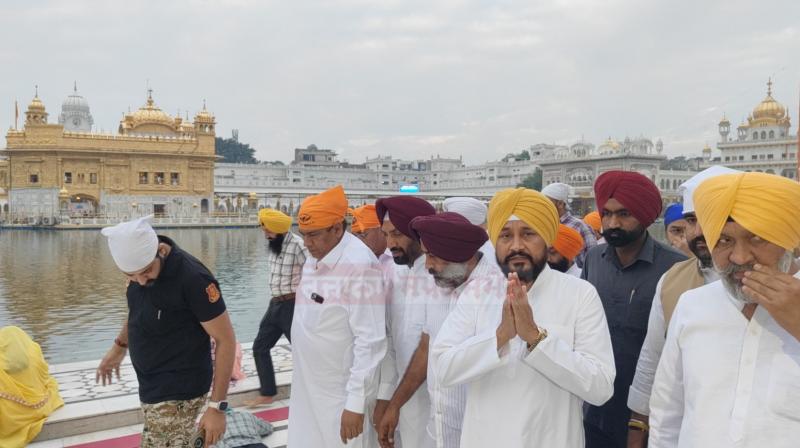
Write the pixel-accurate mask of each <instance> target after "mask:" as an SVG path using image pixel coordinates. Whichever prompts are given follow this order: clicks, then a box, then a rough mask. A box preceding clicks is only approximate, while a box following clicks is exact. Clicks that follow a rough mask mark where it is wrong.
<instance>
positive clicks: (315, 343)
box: [288, 232, 386, 447]
mask: <svg viewBox="0 0 800 448" xmlns="http://www.w3.org/2000/svg"><path fill="white" fill-rule="evenodd" d="M313 294H316V296H314V297H317V299H318V300H322V303H318V301H314V300H313V299H312V295H313ZM320 297H321V299H320ZM376 298H377V299H376ZM383 298H384V296H383V279H382V276H381V272H380V268H379V266H378V262H377V259H376V258H375V255H374V254H373V253H372V251H370V250H369V248H367V246H366V245H364V243H362V242H361V241H360V240H359V239H358V238H356V237H354V236H353V235H351V234H349V233H347V232H345V234H344V236H343V237H342V240H341V241H340V242H339V244H337V245H336V247H334V248H333V250H331V251H330V252H329V253H328V254H327V255H326V256H325V257H323V258H322V259H321V260H317V259H315V258H313V257H309V258H307V259H306V262H305V264H304V265H303V274H302V279H301V280H300V284H299V286H298V289H297V298H296V303H295V310H294V320H293V323H292V360H293V363H294V370H293V372H292V395H291V398H290V405H289V409H290V411H289V425H290V427H291V428H292V429H290V430H289V442H288V445H289V446H292V447H312V446H313V447H340V446H342V442H341V438H340V437H339V428H340V423H341V414H342V411H343V410H344V409H347V410H349V411H352V412H356V413H365V412H366V409H367V401H368V397H370V396H374V394H375V392H376V391H375V389H376V388H377V369H378V365H379V364H380V362H381V360H382V359H383V357H384V355H385V354H386V327H385V325H386V324H385V321H384V319H385V305H384V300H383ZM364 421H365V423H366V422H368V421H369V419H364ZM365 439H366V438H365V437H358V438H357V439H355V440H351V442H350V443H349V444H348V445H347V446H358V447H361V446H367V441H366V440H365Z"/></svg>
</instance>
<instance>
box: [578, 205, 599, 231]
mask: <svg viewBox="0 0 800 448" xmlns="http://www.w3.org/2000/svg"><path fill="white" fill-rule="evenodd" d="M583 222H585V223H586V224H588V225H589V227H591V228H592V229H593V230H594V231H595V232H598V233H599V232H600V229H602V228H603V220H602V219H601V218H600V213H598V212H597V210H595V211H593V212H590V213H587V214H586V216H584V217H583Z"/></svg>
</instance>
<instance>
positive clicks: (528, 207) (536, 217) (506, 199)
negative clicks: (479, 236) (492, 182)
mask: <svg viewBox="0 0 800 448" xmlns="http://www.w3.org/2000/svg"><path fill="white" fill-rule="evenodd" d="M512 215H513V216H516V217H517V218H519V219H521V220H522V221H524V222H525V223H526V224H528V225H529V226H531V227H532V228H533V229H534V230H535V231H536V233H538V234H539V236H541V237H542V238H543V239H544V241H545V242H546V243H547V244H548V245H550V244H552V243H553V241H554V240H555V239H556V234H557V233H558V211H556V207H555V206H554V205H553V202H552V201H551V200H550V199H547V197H545V196H544V195H543V194H541V193H539V192H538V191H534V190H529V189H527V188H509V189H507V190H503V191H500V192H498V193H497V194H495V195H494V197H493V198H492V200H491V202H489V218H488V223H487V224H488V225H487V227H488V231H489V239H491V240H492V243H495V242H497V238H498V237H499V236H500V231H501V230H503V226H505V225H506V223H507V222H508V218H510V217H511V216H512Z"/></svg>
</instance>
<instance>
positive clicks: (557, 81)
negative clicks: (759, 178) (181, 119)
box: [0, 0, 800, 164]
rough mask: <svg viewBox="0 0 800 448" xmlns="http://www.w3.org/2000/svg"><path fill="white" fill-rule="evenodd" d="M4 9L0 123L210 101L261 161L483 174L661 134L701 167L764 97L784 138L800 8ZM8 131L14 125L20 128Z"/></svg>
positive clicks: (240, 5) (67, 4)
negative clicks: (572, 146) (31, 111)
mask: <svg viewBox="0 0 800 448" xmlns="http://www.w3.org/2000/svg"><path fill="white" fill-rule="evenodd" d="M9 3H10V2H8V1H3V2H2V4H0V7H1V8H2V9H1V11H2V13H1V14H0V42H2V45H0V72H2V76H0V103H1V104H5V105H6V106H3V107H0V124H1V125H2V126H4V127H5V128H8V126H9V125H12V124H13V121H14V116H13V103H14V100H15V99H19V102H20V108H21V113H24V110H25V108H26V107H27V104H28V103H29V102H30V100H31V98H32V97H33V94H34V85H36V84H38V85H39V96H40V97H41V99H42V101H44V103H45V105H46V107H47V110H48V112H49V113H50V121H51V122H55V121H56V120H57V116H58V113H59V112H60V107H61V102H62V101H63V99H64V98H65V97H66V96H67V95H68V94H69V93H70V92H71V89H72V83H73V80H77V82H78V90H79V92H80V93H81V94H83V95H84V96H85V97H86V98H87V99H88V101H89V104H90V106H91V111H92V115H93V116H94V121H95V125H96V127H97V128H98V130H100V129H103V130H105V131H106V132H116V128H117V126H118V124H119V120H120V118H121V116H122V112H124V111H126V110H127V109H128V107H131V108H132V109H136V108H138V107H139V106H141V105H142V104H143V103H144V101H145V98H146V86H147V82H148V80H149V83H150V86H151V87H152V88H153V89H154V98H155V100H156V103H157V104H158V105H159V106H160V107H161V108H162V109H164V110H165V111H166V112H168V113H170V114H175V113H176V112H177V111H178V110H180V111H181V114H184V113H185V112H184V111H186V110H189V111H190V114H192V115H193V114H194V113H195V112H196V111H197V110H199V109H200V108H201V107H202V101H203V99H206V101H207V104H208V108H209V110H211V111H212V112H213V113H214V114H215V115H216V117H217V121H218V123H219V125H218V128H217V131H218V135H220V136H223V137H229V136H230V133H231V129H233V128H236V129H239V139H240V141H243V142H246V143H249V144H251V145H252V146H253V147H254V148H256V150H257V153H256V157H258V158H259V159H262V160H274V159H279V160H284V161H288V160H290V159H291V158H292V157H293V152H292V151H293V149H294V148H296V147H305V146H307V145H309V144H311V143H315V144H316V145H317V146H319V147H321V148H332V149H335V150H337V151H338V152H340V154H341V155H342V157H343V158H345V159H348V160H349V161H350V162H362V161H363V160H364V158H365V157H367V156H369V157H373V156H376V155H379V154H380V155H392V156H394V157H396V158H406V159H408V158H426V157H430V156H431V155H436V154H439V155H441V156H442V157H444V156H451V157H458V156H460V155H463V157H464V160H465V162H467V163H469V164H473V163H480V162H483V161H486V160H494V159H498V158H500V157H502V155H503V154H505V153H508V152H511V151H514V152H516V151H520V150H522V149H524V148H527V147H528V146H530V145H532V144H536V143H542V142H544V143H565V144H569V143H573V142H575V141H577V140H579V139H580V138H581V137H582V136H584V137H585V139H586V140H589V141H591V142H593V143H595V144H598V143H600V142H602V141H603V140H605V139H606V138H607V137H609V136H611V137H613V138H616V139H619V140H622V139H624V138H625V136H631V137H636V136H640V135H644V136H647V137H650V138H652V139H653V140H655V139H657V138H661V139H662V140H663V141H664V146H665V149H666V151H667V152H668V154H670V155H678V154H684V155H700V151H701V149H702V147H703V146H704V144H705V143H709V144H711V145H712V146H713V145H714V143H715V142H716V141H717V139H718V134H717V122H718V121H719V120H720V118H721V117H722V114H723V113H726V114H727V116H728V118H729V119H730V120H731V122H732V123H733V124H734V126H735V125H737V124H738V123H739V122H740V121H741V120H742V119H743V118H745V117H746V116H747V114H748V113H749V112H750V111H751V110H752V108H753V107H754V106H756V105H757V104H758V102H760V101H761V100H762V99H763V98H764V96H765V95H766V82H767V78H768V77H770V76H771V77H772V78H773V81H774V83H775V84H774V95H773V96H774V97H775V98H776V99H777V100H778V101H780V102H781V103H783V104H784V105H785V106H787V107H788V108H789V110H790V112H791V116H792V132H795V130H796V129H797V110H798V91H799V90H800V1H798V0H784V1H759V2H756V1H752V0H748V1H737V0H726V1H703V0H692V1H684V0H677V1H676V0H672V1H659V2H654V1H642V0H624V1H623V0H594V1H584V0H535V1H534V0H528V1H483V2H464V1H433V0H423V1H416V0H402V1H383V0H364V1H357V0H351V1H300V0H298V1H285V0H282V1H261V0H253V1H249V0H237V1H232V0H226V1H224V2H222V1H218V2H217V1H177V0H174V1H173V0H170V1H163V0H159V1H142V0H137V1H125V2H121V1H120V2H112V1H85V0H69V1H37V0H28V1H25V2H13V3H14V4H9ZM21 121H22V120H21Z"/></svg>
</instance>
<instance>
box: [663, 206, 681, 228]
mask: <svg viewBox="0 0 800 448" xmlns="http://www.w3.org/2000/svg"><path fill="white" fill-rule="evenodd" d="M681 219H683V204H677V203H675V204H670V205H668V206H667V209H666V210H665V211H664V227H668V226H669V225H670V224H672V223H673V222H675V221H678V220H681Z"/></svg>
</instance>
